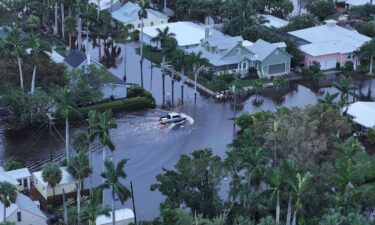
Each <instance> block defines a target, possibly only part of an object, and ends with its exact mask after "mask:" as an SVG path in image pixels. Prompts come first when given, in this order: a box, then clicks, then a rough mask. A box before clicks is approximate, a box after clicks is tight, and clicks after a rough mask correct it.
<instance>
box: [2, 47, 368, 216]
mask: <svg viewBox="0 0 375 225" xmlns="http://www.w3.org/2000/svg"><path fill="white" fill-rule="evenodd" d="M136 47H137V44H136V43H129V44H127V59H128V61H127V65H128V66H127V82H129V83H138V84H139V83H140V66H139V56H138V55H137V54H136V53H135V48H136ZM93 55H94V56H95V55H97V53H95V52H93ZM117 63H118V65H117V68H110V71H111V72H112V73H114V74H115V75H116V76H118V77H120V78H122V77H123V64H122V63H123V61H122V58H121V56H120V57H118V58H117ZM150 65H151V64H150V62H149V61H148V60H145V61H144V86H145V88H146V89H147V90H149V91H150V92H151V93H152V94H153V96H154V97H155V99H156V102H157V104H159V105H160V104H161V102H162V88H161V86H162V78H161V77H162V76H161V71H160V69H159V68H154V69H153V73H152V75H151V71H150ZM165 83H166V92H169V93H172V90H171V79H170V77H169V76H166V79H165ZM174 85H175V102H176V103H178V102H179V100H180V98H181V97H180V96H181V93H180V90H181V85H183V84H182V83H180V82H177V81H176V82H175V84H174ZM374 85H375V82H372V81H371V80H364V81H362V82H361V88H362V90H363V92H364V93H367V92H368V90H369V88H370V87H372V89H374ZM327 92H330V93H335V92H337V91H336V90H335V88H331V87H329V88H322V89H316V90H314V91H312V90H310V89H309V88H307V87H305V86H302V85H298V84H295V85H292V86H291V87H290V88H289V89H288V90H286V91H285V94H284V95H281V94H276V95H274V96H271V97H270V98H264V99H263V102H262V104H260V105H258V104H254V98H255V97H250V98H248V99H247V100H245V101H243V102H241V103H240V104H238V106H237V107H236V108H237V114H240V113H241V112H244V111H247V112H256V111H260V110H276V108H277V107H279V106H286V107H293V106H304V105H307V104H314V103H316V102H317V99H318V98H320V97H321V96H323V95H324V94H325V93H327ZM372 96H373V97H374V95H373V94H372ZM184 97H185V99H184V104H183V105H182V104H176V107H175V108H174V109H173V111H177V112H183V113H185V114H187V115H189V116H191V117H192V118H193V119H194V124H192V125H185V126H182V127H179V128H171V127H161V126H160V125H159V123H158V119H159V117H160V116H162V115H164V114H165V113H166V111H165V110H162V109H159V108H157V109H155V110H149V111H145V112H135V113H126V114H118V115H117V119H116V121H117V124H118V128H117V129H115V130H112V131H111V136H112V139H113V141H114V143H115V145H116V151H115V152H114V153H110V152H108V153H107V155H108V157H111V158H112V159H113V160H115V161H119V160H120V159H123V158H127V159H129V161H128V163H127V165H126V173H127V174H128V178H127V179H126V180H125V181H124V183H125V184H126V185H129V181H133V186H134V193H135V200H136V209H137V214H138V220H145V219H153V218H154V217H156V216H158V213H159V211H158V206H159V203H160V201H162V200H163V197H162V196H161V195H160V193H158V192H151V191H150V190H149V188H150V185H151V184H153V183H154V182H155V176H156V175H157V174H158V173H160V172H162V169H163V168H168V169H171V168H173V166H174V164H175V163H176V162H177V160H178V159H179V157H180V155H181V154H189V153H191V152H192V151H194V150H196V149H202V148H212V150H213V152H214V153H215V154H218V155H220V156H224V155H225V151H226V149H227V144H229V143H230V142H231V140H232V139H233V120H231V118H233V115H234V108H233V103H232V102H231V101H227V102H221V101H217V100H215V99H212V98H208V97H206V96H202V95H198V97H197V101H196V102H195V101H194V90H193V89H192V88H190V87H187V86H186V85H184ZM73 127H74V129H79V128H82V129H86V125H85V124H84V123H78V124H74V125H73ZM60 129H61V131H62V132H61V133H62V134H63V127H61V128H60ZM49 137H50V135H49V127H48V126H45V127H44V128H42V129H41V131H40V132H38V131H35V130H33V131H24V133H12V132H5V131H3V132H2V134H1V137H0V138H1V139H0V140H1V143H2V145H1V148H2V149H1V155H0V157H1V158H2V159H3V160H5V159H16V160H20V161H22V162H24V163H25V164H26V165H27V166H29V167H30V168H32V169H37V168H38V167H40V166H41V165H42V164H43V163H45V162H47V161H49V160H50V159H51V155H52V158H53V159H54V160H58V159H59V158H60V157H61V155H62V153H63V150H64V143H63V142H62V139H61V137H59V136H58V134H57V133H56V132H53V136H52V137H51V138H49ZM94 149H95V151H94V165H95V166H94V176H93V177H94V179H93V180H94V184H95V185H97V184H100V181H101V179H100V176H99V174H100V172H101V170H102V163H101V147H100V146H99V145H98V144H97V145H96V146H95V147H94ZM106 196H108V198H107V199H106V201H107V203H108V204H109V203H110V197H109V194H108V193H107V195H106ZM130 203H131V201H128V202H127V203H126V206H127V207H131V205H130ZM118 207H120V204H119V203H118Z"/></svg>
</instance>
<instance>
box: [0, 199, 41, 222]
mask: <svg viewBox="0 0 375 225" xmlns="http://www.w3.org/2000/svg"><path fill="white" fill-rule="evenodd" d="M3 207H4V206H3V204H0V223H1V222H4V221H3V220H4V219H3V218H4V208H3ZM5 213H6V216H5V218H6V220H7V221H8V222H12V223H15V224H17V225H47V217H46V215H44V213H43V212H42V211H41V210H40V208H39V206H38V205H37V204H36V203H35V202H33V201H32V200H31V199H30V198H29V197H27V196H25V195H24V194H22V193H18V194H17V201H16V203H12V204H11V205H10V206H9V207H7V208H6V210H5Z"/></svg>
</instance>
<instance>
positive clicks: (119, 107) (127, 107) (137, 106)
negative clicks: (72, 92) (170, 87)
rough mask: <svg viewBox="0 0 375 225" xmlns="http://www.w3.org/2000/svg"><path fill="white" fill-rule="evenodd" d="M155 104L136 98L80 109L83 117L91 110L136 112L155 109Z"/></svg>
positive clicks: (146, 99) (145, 98)
mask: <svg viewBox="0 0 375 225" xmlns="http://www.w3.org/2000/svg"><path fill="white" fill-rule="evenodd" d="M154 107H155V103H154V102H153V101H152V100H150V99H149V98H147V97H135V98H125V99H117V100H113V101H108V102H104V103H100V104H96V105H91V106H87V107H83V108H80V109H79V112H80V113H81V114H82V115H85V114H87V112H89V111H90V110H97V111H105V110H107V109H112V110H113V111H114V112H116V111H136V110H143V109H149V108H154Z"/></svg>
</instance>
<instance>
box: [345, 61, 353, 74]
mask: <svg viewBox="0 0 375 225" xmlns="http://www.w3.org/2000/svg"><path fill="white" fill-rule="evenodd" d="M344 69H345V71H346V72H351V71H353V69H354V65H353V62H352V61H347V62H345V64H344Z"/></svg>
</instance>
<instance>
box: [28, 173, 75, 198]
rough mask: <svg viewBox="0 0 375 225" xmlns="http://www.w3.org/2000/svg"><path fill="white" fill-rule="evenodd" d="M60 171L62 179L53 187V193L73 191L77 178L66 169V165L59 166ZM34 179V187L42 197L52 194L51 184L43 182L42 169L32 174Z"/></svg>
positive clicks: (59, 193)
mask: <svg viewBox="0 0 375 225" xmlns="http://www.w3.org/2000/svg"><path fill="white" fill-rule="evenodd" d="M60 169H61V172H62V179H61V181H60V183H59V184H58V185H56V187H55V195H56V196H57V195H62V194H63V190H64V191H65V193H71V192H75V191H76V189H77V187H76V183H77V180H76V179H75V178H74V177H73V176H72V175H71V174H70V173H69V172H68V171H67V169H66V167H60ZM32 176H33V180H34V187H35V189H36V190H38V192H39V193H40V194H41V195H42V196H43V198H44V199H46V200H47V198H49V197H52V196H53V189H52V187H51V186H49V185H48V184H47V182H44V180H43V177H42V171H37V172H34V173H33V174H32Z"/></svg>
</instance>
